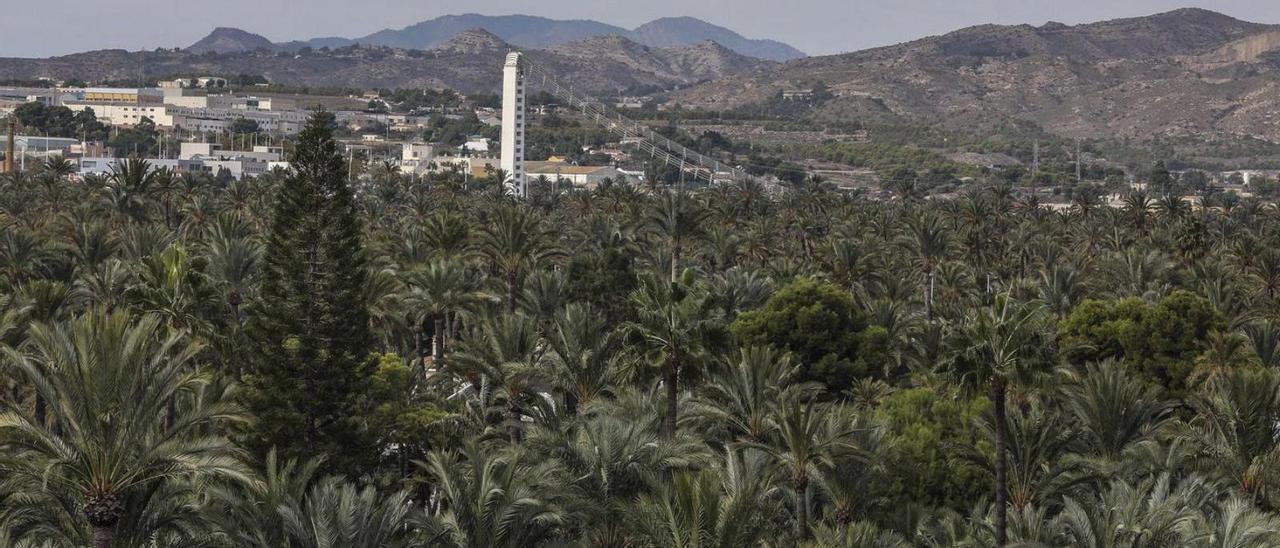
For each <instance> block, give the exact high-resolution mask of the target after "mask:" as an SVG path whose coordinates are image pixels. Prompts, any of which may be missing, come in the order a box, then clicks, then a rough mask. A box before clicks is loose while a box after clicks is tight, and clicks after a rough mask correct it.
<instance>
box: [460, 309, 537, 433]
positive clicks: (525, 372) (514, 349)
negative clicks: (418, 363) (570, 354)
mask: <svg viewBox="0 0 1280 548" xmlns="http://www.w3.org/2000/svg"><path fill="white" fill-rule="evenodd" d="M545 360H546V348H545V347H543V346H542V344H541V339H540V337H539V335H538V325H537V322H535V321H534V320H533V319H532V318H530V317H528V316H526V315H524V314H520V313H515V314H499V315H496V316H490V317H486V318H484V319H483V320H482V321H481V322H480V323H479V325H478V326H476V327H474V328H472V329H471V330H470V332H469V333H468V334H467V335H466V336H465V337H464V338H463V339H462V344H461V345H460V347H459V349H458V352H457V353H456V354H455V355H454V357H453V358H452V359H451V360H450V369H451V370H452V371H454V372H456V374H458V375H460V376H462V378H464V379H466V381H467V383H468V384H469V389H470V391H471V393H472V395H474V397H475V398H476V400H477V403H478V404H479V406H480V407H479V410H480V411H481V412H482V413H487V412H488V410H489V409H490V406H501V407H500V408H501V410H502V412H503V414H502V416H503V420H504V421H505V422H506V427H507V432H508V437H509V438H510V439H511V440H512V441H518V440H519V438H520V433H521V428H522V423H523V421H522V417H523V416H524V410H525V408H526V406H527V405H529V404H530V401H531V400H533V399H535V398H538V396H537V394H536V393H535V388H538V387H541V386H543V385H544V381H543V378H544V377H545V376H546V375H547V370H546V369H547V368H546V367H545Z"/></svg>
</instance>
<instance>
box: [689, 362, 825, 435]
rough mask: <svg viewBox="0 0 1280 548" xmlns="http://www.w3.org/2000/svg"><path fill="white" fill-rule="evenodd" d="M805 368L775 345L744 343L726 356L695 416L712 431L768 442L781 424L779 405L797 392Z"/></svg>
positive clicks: (704, 390) (702, 394)
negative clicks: (776, 411)
mask: <svg viewBox="0 0 1280 548" xmlns="http://www.w3.org/2000/svg"><path fill="white" fill-rule="evenodd" d="M799 372H800V368H799V367H797V366H796V365H794V364H793V363H792V362H791V359H790V358H789V357H788V356H787V355H785V354H783V353H781V352H779V351H777V350H774V349H773V348H772V347H745V348H741V349H739V351H738V352H737V353H736V354H735V355H733V356H732V357H730V358H728V359H726V360H724V363H722V364H721V365H720V367H718V368H717V369H716V370H715V371H714V372H713V373H712V374H711V376H710V378H709V379H708V382H707V383H706V384H705V385H703V387H702V389H701V390H700V391H699V394H698V397H697V400H696V402H697V403H696V408H695V411H694V415H695V417H696V419H697V420H698V422H699V423H702V424H703V431H705V432H708V433H710V434H711V435H712V436H716V437H719V436H720V435H721V433H720V432H717V430H724V431H725V434H727V436H726V439H727V441H731V442H735V441H736V442H748V443H765V442H767V441H768V436H769V434H770V433H772V432H773V431H774V430H775V429H776V428H777V424H776V423H775V419H776V415H775V410H776V409H775V405H776V404H777V402H778V401H782V400H784V399H787V398H790V397H793V396H792V393H793V392H795V391H797V390H806V389H809V390H812V389H815V388H816V387H814V386H809V387H806V386H801V385H797V383H796V379H797V377H798V376H799Z"/></svg>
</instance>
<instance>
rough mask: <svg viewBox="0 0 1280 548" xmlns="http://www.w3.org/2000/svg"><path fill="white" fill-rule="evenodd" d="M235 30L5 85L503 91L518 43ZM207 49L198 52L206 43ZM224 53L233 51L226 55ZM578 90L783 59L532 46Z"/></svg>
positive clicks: (684, 83)
mask: <svg viewBox="0 0 1280 548" xmlns="http://www.w3.org/2000/svg"><path fill="white" fill-rule="evenodd" d="M264 42H265V43H266V44H269V43H270V41H268V40H266V39H265V38H262V37H260V36H257V35H254V34H251V33H247V32H244V31H239V30H236V29H219V30H218V31H217V32H215V33H214V34H211V35H210V36H209V37H208V38H206V39H205V40H201V41H200V42H199V43H197V44H194V45H193V47H192V48H188V49H186V50H179V51H173V50H155V51H135V52H129V51H124V50H100V51H91V52H85V53H77V54H73V55H64V56H60V57H52V58H48V59H15V58H0V80H31V79H36V78H52V79H55V80H68V79H72V78H77V79H83V80H86V81H89V82H101V81H111V80H122V79H131V78H137V77H138V75H139V74H146V75H148V76H150V77H152V78H157V79H162V78H166V77H172V76H178V75H191V74H213V75H237V74H253V75H262V76H264V77H265V78H266V79H267V80H268V81H270V82H272V83H276V84H283V85H292V86H307V87H350V88H407V87H415V88H423V87H428V88H442V87H447V88H452V89H456V90H459V91H462V92H464V93H474V92H495V91H498V90H499V88H500V84H501V80H502V63H503V59H504V58H505V57H506V54H507V52H509V51H511V50H512V49H513V48H514V46H512V45H511V44H508V43H507V42H505V41H504V40H503V39H502V38H500V37H498V36H497V35H495V34H494V33H492V32H489V31H487V30H484V29H467V30H463V31H460V32H458V33H456V34H454V35H453V36H452V37H450V38H449V40H447V41H445V42H442V43H439V44H436V45H435V46H433V47H431V48H429V49H425V50H424V49H416V48H415V49H407V48H395V47H390V46H355V47H339V48H334V49H329V50H321V49H318V48H317V49H312V50H310V51H304V50H301V49H291V48H289V47H285V46H281V45H278V44H276V45H272V47H266V46H265V45H264ZM197 46H198V47H197ZM217 48H223V49H225V50H226V52H225V53H219V52H218V51H217ZM525 54H526V55H527V56H528V57H529V58H530V59H531V60H532V61H534V62H536V63H538V64H540V65H542V66H544V67H546V68H547V69H548V70H550V71H551V72H552V73H554V74H558V75H561V76H562V77H563V78H564V79H565V81H568V82H573V85H574V86H575V88H576V89H580V90H583V91H586V92H588V93H592V94H596V95H603V96H618V95H645V94H649V93H652V92H654V91H665V90H672V89H678V88H682V87H688V86H692V85H696V84H698V83H701V82H705V81H708V80H714V79H717V78H724V77H727V76H729V75H731V74H736V73H739V72H743V71H751V70H756V69H759V68H761V67H767V66H771V65H773V64H775V63H773V62H771V61H764V60H761V59H756V58H754V57H747V56H745V55H741V54H738V53H736V52H734V51H732V50H729V49H727V48H725V47H724V46H721V45H719V44H716V43H713V42H703V43H700V44H695V45H692V46H680V47H671V48H654V47H649V46H645V45H642V44H637V43H635V42H632V41H631V40H629V39H627V38H624V37H621V36H617V35H606V36H592V37H588V38H584V39H582V40H579V41H577V42H573V43H570V44H564V45H561V46H557V47H554V48H550V49H525Z"/></svg>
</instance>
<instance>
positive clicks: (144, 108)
mask: <svg viewBox="0 0 1280 548" xmlns="http://www.w3.org/2000/svg"><path fill="white" fill-rule="evenodd" d="M65 106H66V107H67V108H69V109H71V110H73V111H75V112H80V111H82V110H91V111H93V115H94V116H95V117H96V118H97V119H98V121H100V122H102V123H104V124H108V125H113V126H122V127H130V126H135V125H137V124H138V123H139V122H141V121H142V119H143V118H147V119H149V120H151V122H152V123H154V124H155V125H156V126H158V127H166V128H167V127H173V114H172V113H170V112H169V109H170V107H168V106H165V105H163V104H154V103H147V104H105V103H88V102H82V101H73V102H69V103H67V104H66V105H65Z"/></svg>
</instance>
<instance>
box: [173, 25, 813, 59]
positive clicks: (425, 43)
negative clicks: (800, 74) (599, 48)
mask: <svg viewBox="0 0 1280 548" xmlns="http://www.w3.org/2000/svg"><path fill="white" fill-rule="evenodd" d="M474 29H484V30H486V31H488V32H490V33H492V34H493V35H494V36H497V37H498V38H501V39H502V40H503V41H504V42H506V43H508V44H511V45H513V46H517V47H519V48H529V49H548V48H553V47H556V46H562V45H564V44H569V43H573V42H578V41H581V40H585V39H588V38H594V37H598V36H610V35H616V36H622V37H625V38H627V39H629V40H631V41H633V42H636V43H638V44H642V45H646V46H650V47H657V48H673V47H684V46H695V45H698V44H701V43H703V42H706V41H708V40H711V41H714V42H716V43H718V44H720V45H722V46H724V47H726V48H728V49H730V50H733V51H734V52H736V53H738V54H740V55H745V56H747V57H755V58H757V59H764V60H769V61H788V60H791V59H798V58H802V57H805V54H804V53H803V52H801V51H800V50H797V49H795V48H793V47H791V46H789V45H787V44H784V43H782V42H778V41H776V40H755V39H750V38H746V37H744V36H742V35H741V34H738V33H737V32H734V31H732V30H730V29H727V28H724V27H720V26H716V25H713V24H711V23H707V22H706V21H702V20H700V19H695V18H692V17H667V18H662V19H656V20H654V21H650V22H649V23H645V24H644V25H641V26H639V27H637V28H636V29H634V30H628V29H625V28H622V27H619V26H615V25H610V24H607V23H601V22H598V21H591V20H559V19H549V18H546V17H536V16H531V15H501V16H490V15H477V14H463V15H445V16H442V17H437V18H435V19H429V20H426V21H422V22H420V23H415V24H413V25H409V26H407V27H404V28H402V29H385V30H381V31H378V32H375V33H373V34H369V35H367V36H363V37H359V38H338V37H326V38H314V39H310V40H302V41H292V42H283V43H278V44H275V43H271V41H270V40H268V39H267V38H265V37H263V36H260V35H256V34H252V33H249V32H245V31H241V30H239V29H227V28H219V29H215V31H214V33H213V34H210V35H209V36H207V37H205V38H203V39H201V40H200V41H198V42H196V43H195V44H192V45H191V46H190V47H188V48H187V49H188V50H190V51H192V52H195V53H205V52H208V51H214V52H217V53H233V52H239V51H251V50H253V49H257V48H263V47H265V48H268V49H278V50H287V51H293V50H297V49H300V48H302V47H312V48H317V49H318V48H321V47H329V48H334V47H343V46H349V45H353V44H362V45H369V46H388V47H395V48H404V49H419V50H428V49H431V48H434V47H436V46H438V45H440V44H443V43H445V42H447V41H449V40H450V39H451V38H453V37H454V36H457V35H458V34H460V33H463V32H466V31H470V30H474ZM232 31H234V32H232Z"/></svg>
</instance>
